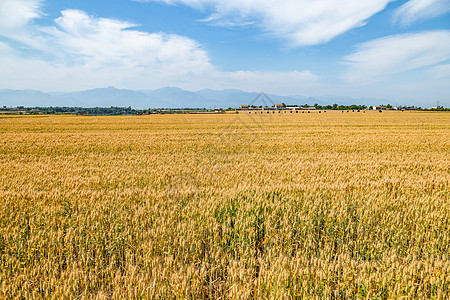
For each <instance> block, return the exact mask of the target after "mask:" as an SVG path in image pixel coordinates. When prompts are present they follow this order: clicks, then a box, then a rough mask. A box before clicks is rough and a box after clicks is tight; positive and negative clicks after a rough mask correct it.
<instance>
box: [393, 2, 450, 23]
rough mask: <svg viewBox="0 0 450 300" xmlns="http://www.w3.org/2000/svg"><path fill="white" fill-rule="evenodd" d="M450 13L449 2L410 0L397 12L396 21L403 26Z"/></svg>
mask: <svg viewBox="0 0 450 300" xmlns="http://www.w3.org/2000/svg"><path fill="white" fill-rule="evenodd" d="M448 12H450V1H449V0H410V1H408V2H406V3H405V4H403V5H402V6H400V7H399V8H398V9H397V11H396V12H395V19H396V20H397V21H398V22H400V23H401V24H403V25H410V24H411V23H414V22H416V21H421V20H425V19H430V18H435V17H438V16H441V15H444V14H446V13H448Z"/></svg>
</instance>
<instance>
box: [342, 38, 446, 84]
mask: <svg viewBox="0 0 450 300" xmlns="http://www.w3.org/2000/svg"><path fill="white" fill-rule="evenodd" d="M448 59H450V31H449V30H442V31H431V32H422V33H413V34H400V35H394V36H389V37H386V38H381V39H376V40H373V41H370V42H367V43H363V44H361V45H359V46H358V47H357V49H356V51H355V52H354V53H353V54H351V55H349V56H347V57H346V58H345V61H346V62H345V63H346V64H348V66H349V70H348V72H347V73H346V74H345V75H344V77H345V78H346V79H347V80H349V81H351V82H359V83H370V82H373V81H377V80H380V79H383V78H387V77H388V76H391V75H393V74H397V73H401V72H405V71H409V70H414V69H418V68H422V67H428V66H431V65H434V64H438V63H442V62H445V61H447V60H448Z"/></svg>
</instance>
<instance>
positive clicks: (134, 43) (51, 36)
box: [0, 10, 318, 92]
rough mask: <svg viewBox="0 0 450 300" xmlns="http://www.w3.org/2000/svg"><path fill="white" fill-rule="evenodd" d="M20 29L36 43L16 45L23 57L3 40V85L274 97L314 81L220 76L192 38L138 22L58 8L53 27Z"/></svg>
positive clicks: (291, 75)
mask: <svg viewBox="0 0 450 300" xmlns="http://www.w3.org/2000/svg"><path fill="white" fill-rule="evenodd" d="M23 27H24V29H25V31H27V32H30V33H32V35H31V34H30V37H31V36H32V37H33V38H32V40H31V41H28V40H26V39H22V40H21V41H22V42H24V43H26V44H27V47H28V48H30V47H32V48H33V49H34V51H33V53H32V54H30V53H29V52H28V54H27V55H24V53H23V52H22V51H21V48H13V47H12V46H11V45H8V44H5V43H3V44H2V43H0V65H1V66H2V68H1V69H0V82H1V83H2V85H3V86H4V87H8V88H13V89H22V88H31V89H40V90H46V91H52V90H55V89H58V90H81V89H88V88H95V87H102V86H108V85H115V86H117V87H126V88H134V89H148V88H158V87H161V86H166V85H176V86H179V87H181V88H185V89H203V88H242V89H245V90H262V89H264V90H267V91H268V92H274V91H281V90H282V89H285V88H290V90H291V91H292V90H295V89H296V90H299V89H302V88H304V87H310V86H312V85H314V84H315V82H316V81H317V80H318V77H317V76H316V75H314V74H312V73H311V72H309V71H302V72H300V71H293V72H273V71H265V72H247V71H238V72H221V71H220V70H217V69H216V68H215V67H214V66H213V65H212V64H211V62H210V61H209V57H208V55H207V53H206V51H205V50H204V49H203V48H202V47H201V45H199V44H198V43H197V42H196V41H194V40H192V39H189V38H187V37H183V36H179V35H174V34H165V33H148V32H144V31H139V30H136V27H137V25H136V24H132V23H128V22H123V21H120V20H113V19H106V18H97V17H92V16H89V15H88V14H86V13H85V12H83V11H79V10H65V11H63V12H62V13H61V17H59V18H57V19H56V20H55V25H54V26H51V27H50V26H48V27H39V26H35V25H34V24H28V25H26V24H25V25H23ZM0 35H3V33H2V32H0ZM35 41H39V43H35Z"/></svg>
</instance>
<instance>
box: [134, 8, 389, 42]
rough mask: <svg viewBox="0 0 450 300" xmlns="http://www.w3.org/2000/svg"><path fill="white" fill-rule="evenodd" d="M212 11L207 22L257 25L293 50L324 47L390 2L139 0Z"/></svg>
mask: <svg viewBox="0 0 450 300" xmlns="http://www.w3.org/2000/svg"><path fill="white" fill-rule="evenodd" d="M138 1H139V2H150V1H157V2H165V3H168V4H176V3H182V4H184V5H188V6H191V7H194V8H212V9H213V11H214V12H213V13H212V14H211V15H210V16H209V17H208V18H207V19H206V20H207V21H209V22H212V23H215V24H218V25H223V26H240V25H249V24H253V25H257V26H261V27H262V28H263V29H264V30H265V31H266V32H268V33H271V34H274V35H276V36H279V37H282V38H285V39H287V40H288V41H289V42H290V43H291V44H292V46H305V45H315V44H321V43H326V42H328V41H330V40H331V39H333V38H334V37H336V36H338V35H340V34H343V33H345V32H347V31H349V30H351V29H353V28H356V27H361V26H363V25H365V24H366V21H367V19H369V18H370V17H371V16H373V15H374V14H376V13H378V12H380V11H382V10H383V9H384V8H385V7H386V5H387V4H388V3H389V2H390V1H392V0H365V1H361V0H341V1H336V0H315V1H310V0H280V1H273V0H138Z"/></svg>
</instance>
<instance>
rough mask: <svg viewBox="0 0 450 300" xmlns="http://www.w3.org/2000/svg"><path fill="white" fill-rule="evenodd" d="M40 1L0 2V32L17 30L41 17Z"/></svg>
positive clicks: (12, 0) (3, 0)
mask: <svg viewBox="0 0 450 300" xmlns="http://www.w3.org/2000/svg"><path fill="white" fill-rule="evenodd" d="M40 6H41V1H38V0H1V1H0V31H1V32H3V33H4V32H5V30H12V29H17V28H21V27H23V26H25V25H26V24H28V22H30V21H31V20H32V19H35V18H38V17H40V16H41V15H42V13H41V11H40Z"/></svg>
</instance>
